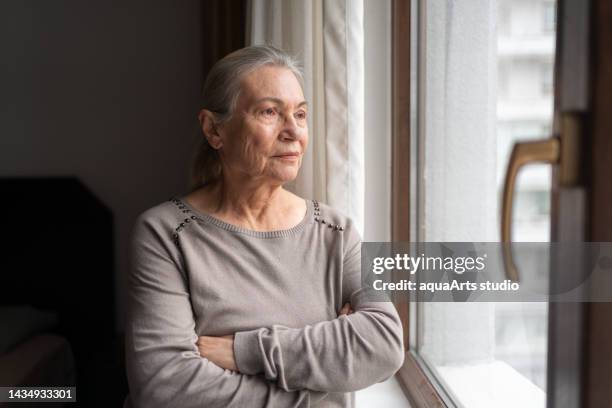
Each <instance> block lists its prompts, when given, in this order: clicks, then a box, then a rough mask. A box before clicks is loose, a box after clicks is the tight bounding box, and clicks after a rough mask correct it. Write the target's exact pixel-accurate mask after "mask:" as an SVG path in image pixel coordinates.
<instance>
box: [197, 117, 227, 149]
mask: <svg viewBox="0 0 612 408" xmlns="http://www.w3.org/2000/svg"><path fill="white" fill-rule="evenodd" d="M198 119H199V120H200V127H201V128H202V133H204V137H206V140H207V141H208V144H209V145H210V146H211V147H212V148H213V149H215V150H219V149H220V148H221V147H222V146H223V140H222V138H221V135H220V134H219V131H218V127H217V123H216V122H215V115H214V113H212V112H211V111H209V110H207V109H202V110H201V111H200V114H199V115H198Z"/></svg>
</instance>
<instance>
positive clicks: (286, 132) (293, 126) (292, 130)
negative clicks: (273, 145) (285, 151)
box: [280, 115, 305, 140]
mask: <svg viewBox="0 0 612 408" xmlns="http://www.w3.org/2000/svg"><path fill="white" fill-rule="evenodd" d="M304 131H305V130H304V128H302V127H300V126H299V125H298V123H297V119H296V118H294V117H293V116H291V115H287V116H285V120H284V124H283V128H282V130H281V133H280V136H281V137H282V138H283V139H285V140H296V139H299V138H300V137H302V134H303V133H304Z"/></svg>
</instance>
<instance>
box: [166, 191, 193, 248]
mask: <svg viewBox="0 0 612 408" xmlns="http://www.w3.org/2000/svg"><path fill="white" fill-rule="evenodd" d="M169 200H170V201H172V202H173V203H174V205H175V206H176V207H177V208H178V209H179V211H181V212H182V213H183V214H185V218H184V219H183V220H182V221H181V222H180V223H179V225H178V226H177V227H176V228H174V232H173V233H172V240H173V241H174V243H175V244H177V245H178V237H179V235H178V234H179V233H180V232H181V231H182V230H183V228H185V226H186V225H187V224H189V223H190V222H191V221H192V220H197V219H198V217H197V216H195V215H194V214H192V212H191V210H190V209H189V208H187V207H185V205H184V204H183V203H182V202H181V200H179V199H177V198H176V197H170V199H169Z"/></svg>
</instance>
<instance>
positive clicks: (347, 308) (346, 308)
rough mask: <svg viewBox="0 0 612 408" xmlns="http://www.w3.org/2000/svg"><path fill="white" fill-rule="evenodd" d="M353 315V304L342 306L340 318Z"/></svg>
mask: <svg viewBox="0 0 612 408" xmlns="http://www.w3.org/2000/svg"><path fill="white" fill-rule="evenodd" d="M351 313H353V309H352V308H351V304H350V303H348V302H347V303H345V304H344V306H342V309H340V313H339V314H338V316H342V315H350V314H351Z"/></svg>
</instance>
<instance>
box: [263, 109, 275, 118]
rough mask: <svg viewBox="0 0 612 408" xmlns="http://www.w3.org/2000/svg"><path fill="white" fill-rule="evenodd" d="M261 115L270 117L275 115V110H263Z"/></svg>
mask: <svg viewBox="0 0 612 408" xmlns="http://www.w3.org/2000/svg"><path fill="white" fill-rule="evenodd" d="M261 113H262V115H264V116H268V117H272V116H274V115H276V110H274V108H268V109H264V110H263V111H262V112H261Z"/></svg>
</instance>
